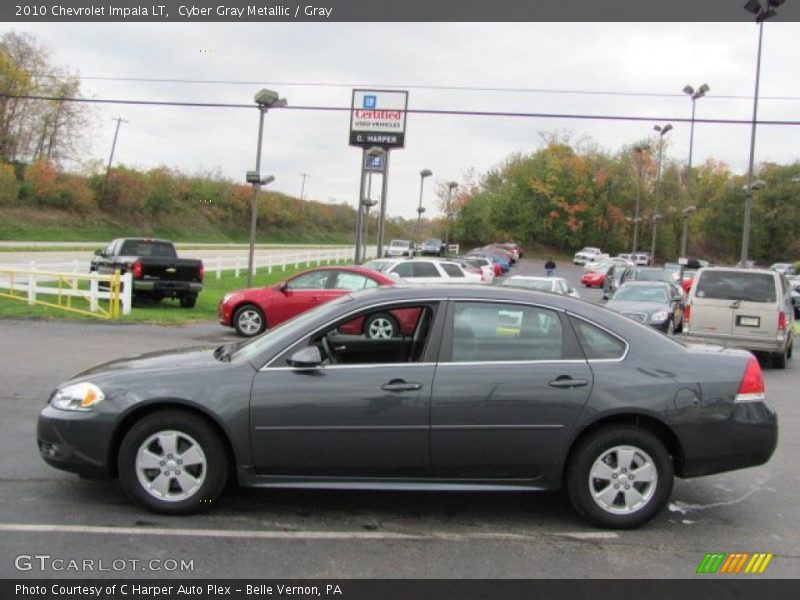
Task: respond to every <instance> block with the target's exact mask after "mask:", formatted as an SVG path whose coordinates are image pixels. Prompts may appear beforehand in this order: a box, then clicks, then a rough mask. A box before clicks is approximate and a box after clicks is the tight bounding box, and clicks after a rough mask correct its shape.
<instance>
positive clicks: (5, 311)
mask: <svg viewBox="0 0 800 600" xmlns="http://www.w3.org/2000/svg"><path fill="white" fill-rule="evenodd" d="M311 266H314V267H315V266H316V263H313V264H312V265H303V264H301V265H300V268H293V267H287V268H286V271H281V269H280V267H277V268H275V267H273V269H272V273H271V274H270V273H267V269H266V268H262V269H260V270H259V271H258V272H257V273H256V276H255V277H254V278H253V287H265V286H268V285H272V284H274V283H277V282H279V281H281V280H283V279H285V278H287V277H289V276H290V275H292V274H294V273H296V272H298V271H302V270H304V269H306V268H309V267H311ZM323 266H324V264H323ZM244 287H247V275H246V273H245V272H244V271H242V272H241V273H240V276H239V277H235V276H234V271H223V272H222V276H221V277H220V279H217V276H216V274H215V273H214V272H209V273H206V278H205V282H204V287H203V291H202V292H201V293H200V295H199V296H198V297H197V304H196V305H195V307H194V308H181V306H180V303H179V302H178V301H177V300H169V299H165V300H162V301H161V302H149V301H144V302H142V303H141V305H139V304H137V306H135V307H133V309H132V310H131V314H129V315H126V316H122V317H120V319H119V320H118V321H112V322H118V323H158V324H161V325H181V324H185V323H191V322H194V321H209V320H216V319H217V305H218V304H219V301H220V300H221V299H222V297H223V296H224V295H225V294H226V293H228V292H230V291H232V290H238V289H242V288H244ZM0 291H7V290H2V289H1V288H0ZM17 294H19V295H20V297H21V298H22V300H12V299H10V298H6V297H0V318H2V317H11V318H30V317H34V318H43V319H70V320H90V321H99V320H100V319H97V318H95V317H90V316H86V315H82V314H78V313H73V312H68V311H65V310H60V309H57V308H51V307H48V306H41V305H33V306H30V305H29V304H28V303H27V295H26V293H25V292H17ZM38 299H41V300H43V301H45V302H52V303H56V302H57V300H56V296H54V295H43V294H42V295H39V296H38ZM64 302H66V299H64ZM72 306H73V307H80V308H85V307H87V306H88V303H87V302H85V301H83V300H81V299H80V298H73V299H72ZM101 306H103V307H107V306H108V302H107V301H104V302H102V304H101Z"/></svg>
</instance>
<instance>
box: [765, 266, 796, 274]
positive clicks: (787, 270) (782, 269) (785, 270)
mask: <svg viewBox="0 0 800 600" xmlns="http://www.w3.org/2000/svg"><path fill="white" fill-rule="evenodd" d="M769 270H770V271H777V272H778V273H780V274H781V275H786V276H787V277H790V276H791V275H794V274H795V272H794V265H793V264H792V263H775V264H773V265H772V266H771V267H770V268H769Z"/></svg>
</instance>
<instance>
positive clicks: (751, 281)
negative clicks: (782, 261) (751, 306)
mask: <svg viewBox="0 0 800 600" xmlns="http://www.w3.org/2000/svg"><path fill="white" fill-rule="evenodd" d="M696 285H697V287H696V288H695V292H694V295H695V297H696V298H706V299H709V300H743V301H745V302H765V303H769V302H775V301H776V299H777V298H776V292H775V277H774V276H773V275H768V274H766V273H747V272H740V271H704V272H703V273H701V274H700V278H699V279H698V281H697V284H696Z"/></svg>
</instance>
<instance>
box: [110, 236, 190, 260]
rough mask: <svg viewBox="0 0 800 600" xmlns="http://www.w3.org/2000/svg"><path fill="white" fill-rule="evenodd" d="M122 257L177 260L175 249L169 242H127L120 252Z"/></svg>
mask: <svg viewBox="0 0 800 600" xmlns="http://www.w3.org/2000/svg"><path fill="white" fill-rule="evenodd" d="M119 255H120V256H163V257H166V258H175V257H176V256H177V255H176V254H175V247H174V246H173V245H172V244H171V243H169V242H148V241H146V240H125V242H123V244H122V248H120V251H119Z"/></svg>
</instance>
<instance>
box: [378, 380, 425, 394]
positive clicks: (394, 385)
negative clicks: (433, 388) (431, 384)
mask: <svg viewBox="0 0 800 600" xmlns="http://www.w3.org/2000/svg"><path fill="white" fill-rule="evenodd" d="M381 389H382V390H384V391H386V392H413V391H415V390H419V389H422V384H421V383H406V382H405V381H402V380H392V381H390V382H389V383H384V384H383V385H382V386H381Z"/></svg>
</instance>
